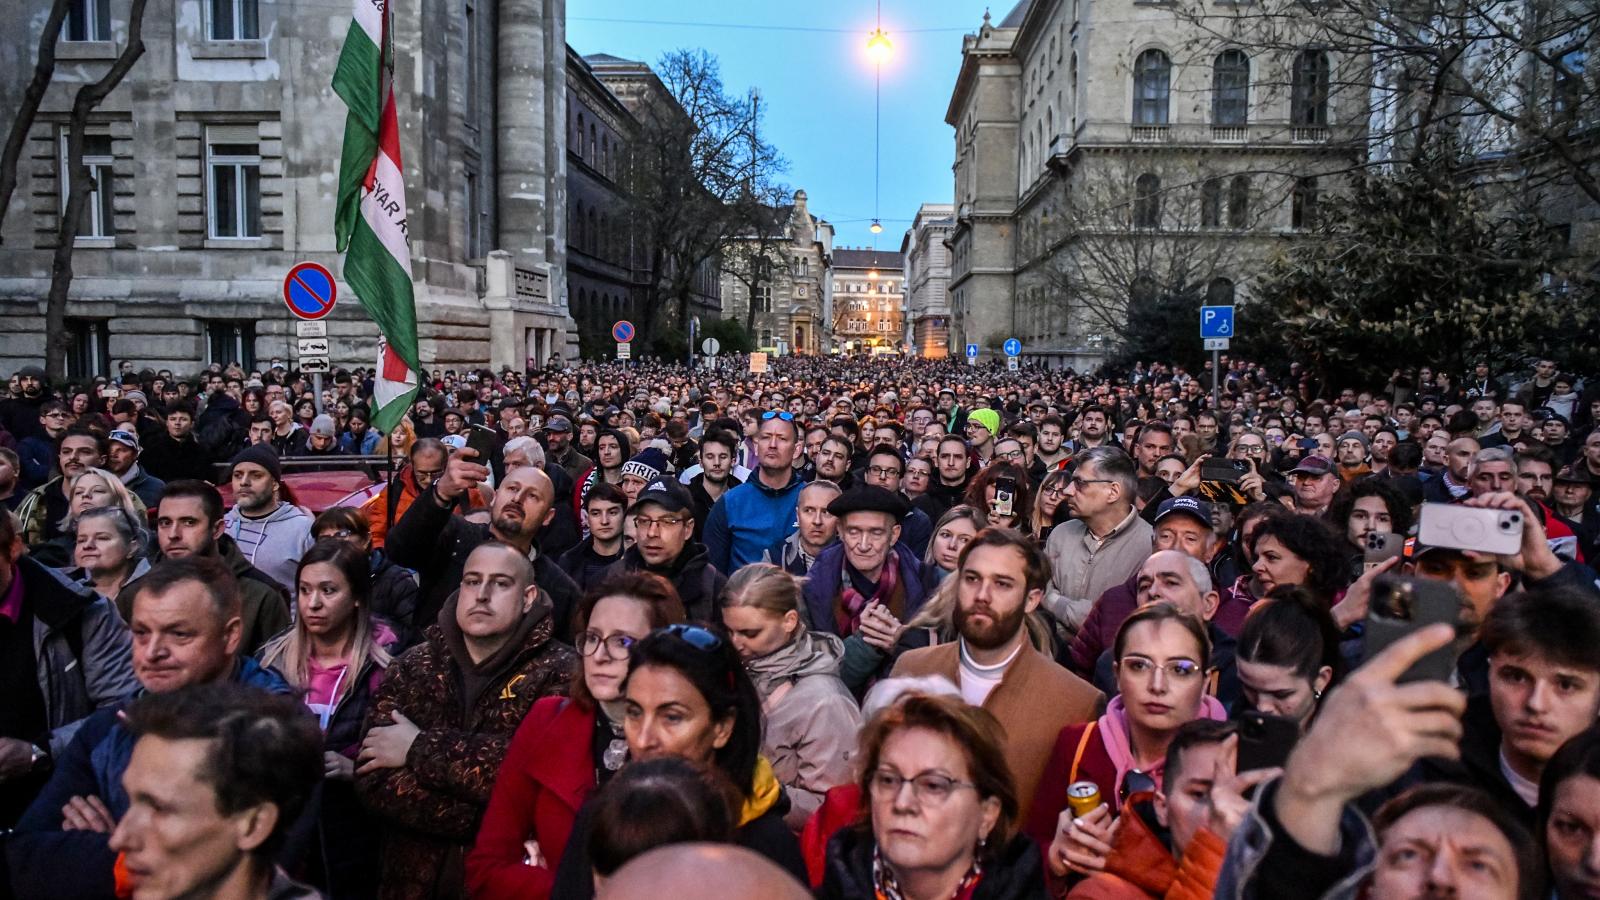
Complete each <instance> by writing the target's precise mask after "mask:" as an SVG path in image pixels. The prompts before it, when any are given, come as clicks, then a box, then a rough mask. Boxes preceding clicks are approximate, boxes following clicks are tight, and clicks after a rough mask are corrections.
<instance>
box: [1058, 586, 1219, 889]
mask: <svg viewBox="0 0 1600 900" xmlns="http://www.w3.org/2000/svg"><path fill="white" fill-rule="evenodd" d="M1111 652H1112V659H1113V660H1114V661H1115V662H1114V668H1113V671H1114V673H1115V675H1116V679H1117V690H1118V692H1119V693H1118V694H1117V696H1116V697H1113V698H1112V700H1111V702H1110V704H1108V705H1107V707H1106V711H1105V714H1104V715H1102V716H1101V717H1100V718H1098V719H1096V720H1094V721H1091V722H1086V723H1084V724H1081V725H1069V726H1067V727H1066V728H1063V729H1062V730H1061V735H1060V736H1059V737H1058V738H1057V739H1056V746H1055V749H1054V750H1053V751H1051V756H1050V762H1049V764H1048V765H1046V767H1045V776H1044V779H1043V780H1042V781H1041V782H1040V783H1039V790H1038V792H1037V793H1036V794H1035V796H1034V800H1033V807H1032V812H1031V813H1030V814H1029V821H1028V825H1027V831H1028V834H1030V835H1032V836H1033V838H1034V840H1036V841H1038V842H1039V844H1040V846H1048V847H1049V852H1048V853H1047V854H1046V855H1045V856H1046V861H1047V863H1048V865H1049V867H1050V871H1051V872H1052V873H1053V874H1054V875H1055V876H1056V877H1058V878H1063V877H1066V876H1067V874H1068V873H1069V872H1075V873H1078V874H1088V873H1091V872H1096V871H1099V870H1100V869H1102V868H1103V867H1104V865H1105V859H1106V856H1107V854H1108V853H1109V852H1110V850H1111V835H1112V820H1113V817H1114V816H1115V815H1116V814H1117V812H1118V810H1120V809H1121V806H1122V801H1123V800H1124V799H1126V797H1127V796H1128V794H1130V793H1134V792H1137V791H1145V790H1159V789H1160V787H1161V775H1162V769H1163V768H1164V767H1165V764H1166V756H1167V745H1168V744H1170V743H1171V742H1172V736H1173V735H1174V734H1176V733H1177V731H1178V728H1179V726H1181V725H1183V724H1184V723H1185V722H1189V721H1192V720H1194V719H1201V718H1205V719H1216V720H1218V721H1221V720H1223V719H1226V718H1227V711H1226V710H1225V709H1224V708H1223V706H1222V704H1221V703H1220V702H1218V701H1217V699H1216V698H1215V697H1212V696H1209V695H1208V694H1207V693H1206V682H1207V672H1208V670H1209V667H1210V664H1211V641H1210V638H1209V637H1208V636H1207V633H1206V626H1205V623H1203V622H1201V621H1200V620H1199V619H1196V618H1194V617H1193V616H1190V615H1188V614H1187V613H1184V612H1182V611H1180V610H1179V609H1178V608H1177V607H1175V606H1172V605H1170V604H1167V603H1155V604H1151V605H1150V606H1146V607H1144V608H1142V609H1139V610H1137V611H1135V612H1134V613H1133V614H1132V615H1130V616H1129V617H1128V618H1127V620H1126V621H1124V622H1123V623H1122V627H1121V628H1120V629H1118V630H1117V638H1116V642H1115V643H1114V644H1113V645H1112V648H1111ZM1080 782H1090V783H1092V784H1093V785H1094V786H1095V790H1096V792H1097V794H1098V796H1099V799H1100V804H1099V805H1098V806H1097V807H1095V808H1094V809H1093V810H1092V811H1090V812H1088V813H1083V814H1080V813H1078V812H1076V811H1074V809H1073V807H1072V806H1071V805H1069V803H1068V799H1069V798H1068V794H1067V789H1068V787H1069V786H1071V785H1075V784H1078V783H1080Z"/></svg>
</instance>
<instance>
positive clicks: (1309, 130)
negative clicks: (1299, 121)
mask: <svg viewBox="0 0 1600 900" xmlns="http://www.w3.org/2000/svg"><path fill="white" fill-rule="evenodd" d="M1289 139H1290V140H1291V141H1294V142H1295V143H1296V144H1326V143H1327V142H1328V128H1327V126H1326V125H1307V126H1299V127H1296V128H1294V129H1292V130H1290V132H1289Z"/></svg>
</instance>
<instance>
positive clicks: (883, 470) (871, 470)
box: [867, 466, 900, 478]
mask: <svg viewBox="0 0 1600 900" xmlns="http://www.w3.org/2000/svg"><path fill="white" fill-rule="evenodd" d="M867 474H869V475H876V476H878V477H879V478H899V477H900V470H899V469H891V468H889V467H888V466H868V467H867Z"/></svg>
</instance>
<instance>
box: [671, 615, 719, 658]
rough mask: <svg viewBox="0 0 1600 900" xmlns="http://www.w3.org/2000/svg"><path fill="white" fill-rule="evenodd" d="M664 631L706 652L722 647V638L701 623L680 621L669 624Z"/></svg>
mask: <svg viewBox="0 0 1600 900" xmlns="http://www.w3.org/2000/svg"><path fill="white" fill-rule="evenodd" d="M662 631H664V632H666V633H667V634H670V635H672V636H673V637H675V638H677V639H678V640H680V641H683V642H684V643H685V644H688V645H689V646H691V647H693V648H695V649H696V650H699V651H702V652H704V653H710V652H712V651H715V650H720V649H722V638H720V637H717V636H716V635H715V634H713V633H712V632H710V631H708V630H706V629H705V628H702V627H700V626H699V625H689V624H686V623H683V622H679V623H678V624H676V625H668V626H667V627H666V628H663V629H662Z"/></svg>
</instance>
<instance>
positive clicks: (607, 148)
mask: <svg viewBox="0 0 1600 900" xmlns="http://www.w3.org/2000/svg"><path fill="white" fill-rule="evenodd" d="M610 170H611V138H610V136H608V135H604V134H602V135H600V174H602V175H607V174H610Z"/></svg>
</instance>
